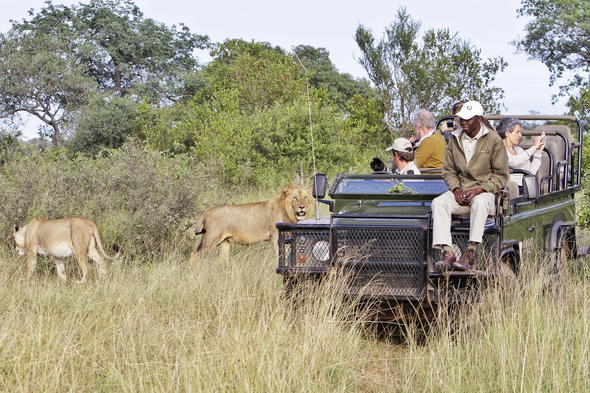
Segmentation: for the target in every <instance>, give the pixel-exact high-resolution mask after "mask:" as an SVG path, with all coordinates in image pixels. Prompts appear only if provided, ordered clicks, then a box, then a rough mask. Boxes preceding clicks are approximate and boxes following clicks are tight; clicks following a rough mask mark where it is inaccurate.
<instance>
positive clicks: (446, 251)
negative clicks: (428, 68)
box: [432, 101, 509, 271]
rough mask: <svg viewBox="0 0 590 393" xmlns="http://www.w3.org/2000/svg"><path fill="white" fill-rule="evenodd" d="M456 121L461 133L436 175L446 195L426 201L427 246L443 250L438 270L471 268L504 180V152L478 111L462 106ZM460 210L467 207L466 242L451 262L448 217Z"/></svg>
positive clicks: (475, 105)
mask: <svg viewBox="0 0 590 393" xmlns="http://www.w3.org/2000/svg"><path fill="white" fill-rule="evenodd" d="M457 116H458V117H459V122H460V126H461V128H460V129H457V130H455V131H453V132H452V135H451V138H450V139H449V143H448V145H447V150H446V156H445V165H444V167H443V174H442V175H443V178H444V180H445V182H446V183H447V186H448V187H449V191H447V192H445V193H443V194H441V195H440V196H438V197H436V198H435V199H434V200H433V201H432V219H433V224H432V246H433V247H434V248H442V250H443V252H442V257H441V259H440V260H439V261H437V262H436V263H435V267H436V268H437V269H438V270H440V271H444V270H450V269H456V270H472V269H473V268H474V267H475V264H476V260H477V259H476V251H477V247H478V245H479V244H481V242H482V239H483V233H484V227H485V222H486V219H487V216H488V215H489V214H492V213H493V212H494V208H495V203H494V202H495V196H494V194H495V193H497V192H499V191H500V190H501V189H502V188H503V187H504V186H505V185H506V183H507V182H508V177H509V171H508V157H507V155H506V148H505V147H504V143H502V139H501V138H500V136H499V135H498V134H497V133H496V132H493V131H491V130H490V129H489V128H488V127H486V126H485V119H484V118H483V108H482V106H481V105H480V104H479V103H478V102H476V101H467V102H465V103H464V104H463V106H462V107H461V110H460V111H459V112H458V113H457ZM465 205H469V206H470V207H471V211H470V228H469V243H468V245H467V248H466V249H465V250H463V253H462V255H461V258H460V259H459V260H457V258H456V256H455V253H454V252H453V248H452V238H451V215H452V214H453V212H454V211H456V210H457V209H458V208H459V207H460V206H465Z"/></svg>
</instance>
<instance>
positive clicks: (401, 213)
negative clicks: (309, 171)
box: [277, 116, 582, 307]
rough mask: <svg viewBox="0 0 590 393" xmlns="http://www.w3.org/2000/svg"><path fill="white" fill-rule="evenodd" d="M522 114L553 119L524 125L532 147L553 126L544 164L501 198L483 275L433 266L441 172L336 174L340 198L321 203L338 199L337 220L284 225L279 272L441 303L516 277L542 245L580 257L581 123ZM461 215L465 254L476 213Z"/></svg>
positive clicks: (458, 243)
mask: <svg viewBox="0 0 590 393" xmlns="http://www.w3.org/2000/svg"><path fill="white" fill-rule="evenodd" d="M515 117H518V118H520V119H521V120H529V121H530V120H534V121H540V120H542V121H544V122H545V124H544V125H542V126H539V127H536V128H532V127H529V128H530V129H527V130H525V131H523V135H524V138H525V139H524V140H523V143H522V144H521V145H524V146H525V147H526V146H527V144H528V145H530V144H532V139H531V138H532V137H534V136H535V135H539V134H540V133H541V132H543V131H544V132H545V134H546V138H547V141H548V142H547V143H546V147H545V151H544V152H543V157H542V166H541V169H540V170H539V172H538V173H537V174H536V176H532V175H530V174H528V175H527V173H523V176H525V179H526V180H525V181H524V183H526V185H528V187H524V190H518V187H516V184H512V186H511V187H509V188H508V189H505V190H503V191H502V192H501V193H500V194H499V195H498V196H497V203H496V212H495V214H494V215H493V216H490V217H488V220H487V222H486V227H485V234H484V244H483V246H482V247H480V250H479V257H478V265H477V267H476V270H475V271H472V272H445V273H441V272H438V271H436V270H435V269H434V268H433V266H434V262H435V261H436V260H437V259H438V257H439V256H440V254H439V251H438V250H435V249H433V248H432V245H431V239H432V214H431V202H432V199H434V198H435V197H437V196H438V195H440V194H441V193H443V192H445V191H446V190H447V187H446V185H445V183H444V181H443V180H442V177H441V175H440V172H439V174H436V173H435V174H422V175H418V176H414V175H409V176H399V175H397V176H396V175H389V174H369V175H339V176H337V178H336V179H335V180H334V181H333V184H332V187H331V188H330V192H329V196H330V197H331V198H332V201H323V202H324V203H327V204H330V205H331V206H330V210H331V215H330V216H329V217H323V218H321V219H311V220H305V221H304V222H301V223H298V224H281V223H279V224H277V228H278V229H279V240H278V241H279V265H278V267H277V273H279V274H281V275H283V277H284V279H285V282H286V283H291V282H294V281H298V280H302V279H303V280H310V279H311V280H321V279H322V277H323V276H324V275H325V274H327V273H328V272H329V271H331V270H334V269H338V270H339V271H345V272H347V273H349V274H347V277H349V278H348V281H347V282H348V286H347V292H348V294H349V295H350V296H362V297H365V298H368V299H371V301H382V302H384V303H385V304H390V305H392V304H396V305H400V304H404V303H405V304H411V305H412V307H415V304H416V303H420V304H425V303H427V304H430V305H435V304H436V303H438V302H440V301H441V300H442V299H443V298H446V297H448V295H449V293H450V292H449V289H452V290H453V291H456V290H457V289H461V288H468V287H470V288H472V287H473V286H472V285H471V283H472V282H474V281H478V282H481V281H482V279H483V280H484V281H485V279H486V278H489V277H490V276H496V275H499V274H502V271H503V270H504V272H505V269H506V268H507V267H509V268H510V270H512V272H514V273H518V271H519V269H520V268H521V264H522V263H531V261H530V259H523V258H522V256H523V252H524V250H532V249H536V250H543V251H544V252H545V253H546V254H547V255H549V256H550V258H537V260H539V261H540V260H551V261H555V263H557V264H559V263H562V262H563V261H565V260H566V259H569V258H573V257H575V256H576V253H577V245H576V241H575V239H576V236H575V230H576V213H575V199H574V196H575V193H576V192H577V191H579V189H580V181H581V176H580V168H581V156H582V151H581V148H582V144H581V135H582V126H581V124H580V123H579V122H578V121H577V120H576V119H575V118H573V117H569V116H551V117H548V116H515ZM499 118H500V117H491V119H492V120H494V119H496V120H497V119H499ZM445 120H447V119H441V120H439V124H442V123H443V122H444V121H445ZM565 122H569V124H568V126H565V125H563V124H562V123H565ZM572 129H573V131H574V136H573V137H572V132H571V130H572ZM314 187H315V186H314ZM316 191H317V190H316ZM320 191H321V190H320ZM319 194H320V195H319V198H322V197H323V195H321V192H320V193H319ZM510 194H512V195H510ZM521 194H522V195H521ZM457 213H459V214H455V215H453V222H452V226H451V233H452V237H453V243H454V247H455V248H456V252H457V253H460V250H461V249H463V248H464V247H465V245H466V243H467V240H468V235H469V213H468V211H466V212H457ZM539 263H541V262H539Z"/></svg>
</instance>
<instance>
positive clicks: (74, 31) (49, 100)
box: [0, 0, 209, 145]
mask: <svg viewBox="0 0 590 393" xmlns="http://www.w3.org/2000/svg"><path fill="white" fill-rule="evenodd" d="M208 46H209V39H208V37H207V36H204V35H197V34H193V33H191V32H190V31H189V29H188V28H187V27H185V26H183V25H180V27H178V28H177V27H176V26H171V27H168V26H166V25H163V24H161V23H158V22H156V21H154V20H153V19H149V18H145V17H144V16H143V13H142V12H141V11H140V10H139V8H138V7H137V6H136V5H135V4H134V3H133V2H132V1H131V0H91V1H90V2H89V3H86V4H84V3H80V4H78V5H74V6H65V5H54V4H53V3H52V2H51V1H47V2H46V6H45V7H44V8H42V9H41V10H40V11H39V12H36V13H35V12H34V11H33V10H31V11H30V12H29V19H25V20H22V21H20V22H16V21H13V22H12V27H11V29H10V31H9V32H7V33H5V34H2V35H1V36H0V63H2V64H1V65H0V73H1V75H0V97H2V98H1V100H0V115H1V116H2V117H10V116H15V115H17V114H18V113H20V112H27V113H30V114H32V115H34V116H36V117H37V118H39V119H41V120H42V121H43V122H44V123H45V124H46V125H47V126H48V127H47V129H46V134H47V135H48V136H50V137H51V139H52V141H53V142H54V144H55V145H60V144H61V143H62V141H63V127H64V125H65V124H67V122H68V120H71V119H72V118H73V117H75V116H76V115H77V114H78V111H79V109H80V108H81V107H82V106H83V105H85V104H86V103H88V102H89V99H90V98H91V95H92V94H112V95H115V96H130V97H134V99H135V100H137V101H139V100H143V101H146V102H150V103H152V104H154V105H159V104H162V103H167V102H168V103H169V102H173V101H174V100H176V99H178V98H180V97H181V96H183V95H184V94H186V93H187V91H189V92H194V90H195V88H194V86H196V85H198V83H199V78H195V76H194V75H195V73H196V72H197V70H198V63H197V60H196V59H195V57H194V56H193V51H194V50H195V49H197V48H206V47H208ZM187 81H188V82H189V83H191V84H192V85H189V86H188V87H187V83H186V82H187Z"/></svg>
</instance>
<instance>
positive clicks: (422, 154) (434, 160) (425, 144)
mask: <svg viewBox="0 0 590 393" xmlns="http://www.w3.org/2000/svg"><path fill="white" fill-rule="evenodd" d="M411 118H412V124H413V126H414V130H415V131H416V136H415V137H413V138H412V139H413V140H414V141H415V145H414V148H415V149H416V151H415V157H416V158H415V160H416V161H415V162H416V165H417V166H418V167H419V168H442V167H443V164H444V162H445V149H446V147H447V144H446V143H445V138H444V137H443V136H442V135H441V133H440V132H438V131H436V130H435V126H436V121H435V120H434V116H433V115H432V113H430V112H429V111H427V110H426V109H418V110H417V111H415V112H414V113H413V114H412V116H411Z"/></svg>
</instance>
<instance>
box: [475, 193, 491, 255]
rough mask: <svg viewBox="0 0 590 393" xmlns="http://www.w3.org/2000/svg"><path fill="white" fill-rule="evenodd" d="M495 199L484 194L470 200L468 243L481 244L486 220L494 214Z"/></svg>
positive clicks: (488, 194) (489, 194)
mask: <svg viewBox="0 0 590 393" xmlns="http://www.w3.org/2000/svg"><path fill="white" fill-rule="evenodd" d="M495 200H496V197H495V195H494V194H492V193H491V192H484V193H481V194H479V195H478V196H476V197H475V198H473V199H472V200H471V216H470V221H471V226H470V227H469V241H470V242H474V243H478V244H479V243H481V242H482V239H483V232H484V228H485V225H486V220H487V218H488V216H489V215H490V214H493V213H494V202H495Z"/></svg>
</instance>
